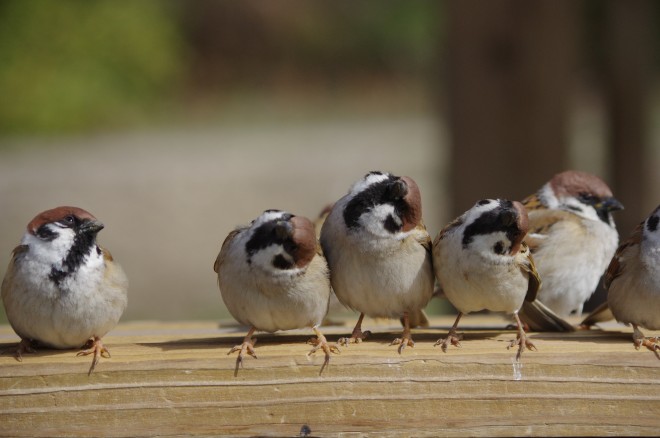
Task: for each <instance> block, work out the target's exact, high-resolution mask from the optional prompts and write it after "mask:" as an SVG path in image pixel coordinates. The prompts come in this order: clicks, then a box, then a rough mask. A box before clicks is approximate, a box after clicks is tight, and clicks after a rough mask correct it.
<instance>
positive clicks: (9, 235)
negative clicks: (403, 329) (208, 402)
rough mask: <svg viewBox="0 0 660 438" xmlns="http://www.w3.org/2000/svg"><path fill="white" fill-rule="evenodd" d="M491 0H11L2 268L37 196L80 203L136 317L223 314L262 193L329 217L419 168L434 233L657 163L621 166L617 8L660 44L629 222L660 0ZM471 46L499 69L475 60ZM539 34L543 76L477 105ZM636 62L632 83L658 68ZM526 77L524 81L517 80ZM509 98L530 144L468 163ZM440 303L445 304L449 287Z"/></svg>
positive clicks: (1, 61)
mask: <svg viewBox="0 0 660 438" xmlns="http://www.w3.org/2000/svg"><path fill="white" fill-rule="evenodd" d="M487 3H488V6H486V5H485V4H484V3H481V2H478V1H476V2H475V1H468V2H463V3H458V2H452V1H442V2H438V1H413V2H411V1H404V0H393V1H389V2H387V3H383V2H381V1H375V0H360V1H348V0H339V1H333V2H321V1H302V0H285V1H281V2H259V1H254V0H249V1H240V2H239V1H236V2H231V1H210V0H200V1H193V2H186V1H183V0H177V1H174V0H168V1H153V0H145V1H141V2H121V3H117V2H112V1H109V0H86V1H83V0H62V1H58V2H49V1H45V0H3V1H2V2H0V212H2V215H0V275H4V270H5V267H6V265H7V262H8V260H9V254H10V251H11V249H12V248H13V247H14V246H15V245H16V244H17V243H18V242H19V241H20V238H21V235H22V233H23V232H24V227H25V224H27V222H28V221H29V220H30V219H31V218H32V217H33V216H34V215H36V214H37V213H38V212H40V211H42V210H45V209H47V208H52V207H54V206H57V205H64V204H74V205H78V206H80V207H83V208H85V209H87V210H89V211H90V212H92V213H93V214H95V215H96V216H97V217H98V218H99V219H100V220H102V221H103V222H104V223H105V224H106V229H105V230H104V231H103V232H102V233H101V235H100V239H101V242H102V244H104V245H105V246H107V247H108V248H110V249H111V250H112V252H113V254H114V255H115V258H116V259H117V260H119V262H120V263H121V264H122V265H123V266H124V268H125V270H126V271H127V273H128V275H129V278H130V281H131V289H130V304H129V309H128V310H127V312H126V315H125V319H191V318H219V317H227V316H228V315H227V313H226V310H225V309H224V307H223V305H222V303H221V300H220V297H219V293H218V291H217V286H216V284H215V281H216V280H215V275H214V273H213V271H212V269H211V267H212V265H213V260H214V258H215V256H216V254H217V251H218V250H219V247H220V243H221V242H222V240H223V239H224V237H225V235H226V234H227V233H228V232H229V231H230V230H231V229H232V228H233V227H234V226H236V225H239V224H244V223H248V222H249V221H250V220H252V219H253V218H254V217H255V216H256V215H258V214H259V213H260V212H261V211H263V210H264V209H267V208H283V209H288V210H290V211H292V212H294V213H297V214H303V215H306V216H310V217H314V216H315V215H316V214H317V213H318V212H319V211H320V210H321V208H322V207H323V206H324V205H326V204H327V203H329V202H332V201H334V200H336V199H338V198H339V197H340V196H342V195H343V194H344V193H345V192H346V191H347V190H348V188H349V186H350V185H351V183H352V182H353V181H355V180H357V179H359V178H360V177H361V176H362V175H363V174H364V173H366V172H368V171H370V170H375V169H381V170H389V171H392V172H394V173H396V174H403V175H409V176H412V177H413V178H415V179H416V180H417V182H418V184H419V185H420V188H421V190H422V195H423V201H424V208H425V210H424V216H425V222H426V224H427V226H428V227H429V231H430V232H431V234H432V235H435V234H436V233H437V232H438V231H439V230H440V229H441V228H442V226H443V225H444V224H445V223H447V222H448V221H449V220H451V219H452V218H453V217H454V216H455V215H456V214H458V213H460V212H461V211H462V210H463V209H464V208H465V207H464V206H467V205H470V204H472V203H473V202H474V200H475V197H477V196H478V197H479V198H481V197H486V196H507V197H512V198H516V199H520V198H522V197H523V196H525V195H526V194H529V193H532V192H533V191H535V190H536V189H538V188H539V187H540V185H541V184H542V183H543V182H544V181H545V180H547V179H548V178H549V177H550V176H551V175H552V174H554V173H555V172H558V171H561V170H563V169H564V168H566V167H574V168H580V169H582V170H587V171H591V172H594V173H597V174H599V175H601V176H603V177H604V178H605V179H606V180H607V181H608V182H610V184H612V185H613V186H614V188H615V194H616V193H617V190H616V189H617V187H619V188H621V187H623V186H624V185H625V184H624V183H625V182H626V181H628V179H627V177H626V176H625V175H630V176H632V175H637V174H641V173H639V172H636V171H635V169H634V167H633V170H630V169H628V170H626V172H627V173H625V174H624V178H623V183H621V180H619V179H617V178H618V177H617V175H618V174H617V173H616V172H617V167H616V163H619V162H620V160H618V159H617V156H616V154H615V153H613V152H612V151H613V150H618V149H612V146H611V142H610V138H611V134H610V125H611V119H610V118H609V116H608V114H609V113H608V111H610V110H609V109H608V108H611V104H610V103H609V100H608V98H607V97H606V96H607V91H604V90H611V89H613V88H615V87H614V85H612V84H610V83H609V76H608V74H607V72H608V71H609V70H611V68H610V67H608V66H609V65H610V61H609V54H610V52H612V46H611V44H610V43H609V42H608V41H609V38H610V37H609V35H611V34H612V32H611V30H612V29H615V30H616V29H618V28H619V27H617V26H620V27H621V28H622V29H624V30H625V29H631V28H632V29H642V30H646V31H647V34H645V35H644V36H643V37H644V38H645V39H644V41H645V45H644V48H645V50H646V52H644V54H642V55H640V56H638V57H637V58H634V59H639V58H643V59H646V60H647V61H648V63H647V64H645V65H644V66H643V68H642V72H643V76H644V77H645V78H646V80H645V81H644V82H643V85H644V86H645V87H646V88H645V89H644V90H645V93H644V98H645V99H646V100H645V101H644V102H643V103H642V107H643V109H644V112H643V116H644V120H645V123H646V124H644V125H643V126H642V127H641V128H634V129H636V130H637V131H639V132H640V133H641V134H640V135H641V138H643V139H644V141H645V142H644V144H643V148H642V149H643V157H642V158H640V157H637V158H635V159H634V161H633V164H635V163H637V164H638V165H639V166H646V167H644V168H645V169H646V171H645V172H643V174H644V175H646V179H645V180H644V181H645V186H644V187H645V189H644V190H643V191H640V190H637V191H638V192H640V193H638V194H635V195H631V196H630V197H629V198H628V199H630V198H633V197H635V199H637V198H639V202H638V204H635V205H636V207H634V208H632V209H629V210H627V211H626V213H625V214H627V215H629V216H622V221H623V222H622V224H623V225H622V226H621V227H620V229H621V231H622V234H624V233H627V232H628V224H629V223H630V224H632V223H636V222H638V221H639V220H641V217H642V213H641V212H642V211H644V212H647V211H648V210H650V208H651V207H652V206H655V205H657V202H658V201H657V200H658V199H659V198H660V192H659V190H658V187H660V176H658V174H660V173H659V172H657V170H655V169H657V164H658V163H659V162H660V158H659V157H660V152H658V148H657V147H656V146H655V145H657V144H658V139H660V132H657V131H658V129H657V126H659V124H658V123H657V121H658V120H659V119H660V112H659V111H658V99H657V96H658V92H657V90H658V88H657V71H658V69H657V67H658V63H659V61H660V58H659V57H658V50H657V48H658V44H660V30H659V29H660V27H658V26H656V25H655V23H657V18H658V17H660V3H657V2H652V1H637V0H632V2H623V1H621V3H626V4H628V5H633V6H634V8H637V9H640V10H642V11H644V14H643V16H644V19H645V20H646V21H644V23H641V22H639V19H638V18H632V19H630V20H628V21H626V22H625V23H623V25H619V24H616V20H613V19H612V16H618V15H617V14H619V12H616V11H615V12H612V10H613V8H614V7H617V6H613V5H616V4H617V3H616V0H612V1H602V2H601V1H595V0H583V1H574V2H568V1H561V0H560V1H559V2H552V1H540V2H538V3H534V2H532V3H534V4H533V5H530V4H529V3H527V2H524V1H518V0H507V1H499V2H498V1H495V2H487ZM618 4H620V3H618ZM465 5H467V6H465ZM558 5H561V6H560V7H559V6H558ZM489 8H490V9H489ZM493 8H494V9H493ZM498 8H499V9H498ZM542 8H546V9H542ZM561 8H563V9H561ZM491 9H492V10H493V11H494V12H493V11H491ZM560 9H561V11H563V12H562V13H563V14H565V15H563V16H558V15H557V14H556V13H555V11H556V10H557V11H558V10H560ZM637 9H635V10H637ZM624 12H625V11H624ZM498 14H503V15H501V16H500V15H498ZM502 17H504V18H506V20H503V19H502ZM546 17H547V18H546ZM567 17H568V18H567ZM636 20H637V21H636ZM642 21H643V20H642ZM484 23H485V24H484ZM545 24H547V26H545V27H544V25H545ZM525 26H527V27H525ZM484 28H487V29H491V28H492V29H493V30H492V36H490V35H486V36H485V37H484V36H481V37H480V38H481V40H479V41H480V42H479V44H482V46H479V45H478V44H477V45H475V47H477V48H478V50H475V51H470V49H469V47H471V46H469V44H468V45H467V46H466V45H465V42H466V41H467V42H469V41H470V38H477V37H478V36H479V35H480V32H481V33H482V34H483V29H484ZM537 28H538V29H541V30H538V31H537ZM545 28H547V33H546V34H540V33H537V32H541V31H542V30H543V29H545ZM567 35H568V36H570V39H569V40H566V38H567ZM567 41H568V42H567ZM536 43H538V44H542V43H543V44H546V45H545V46H543V47H544V48H543V49H542V50H541V49H536V48H535V47H536V46H534V44H536ZM553 43H555V46H553ZM525 44H527V46H526V45H525ZM557 44H558V45H559V46H557ZM628 44H629V43H628ZM468 46H469V47H468ZM528 46H529V47H528ZM633 46H634V47H633ZM637 46H638V45H637V44H635V45H630V46H629V48H630V50H625V47H624V50H623V52H624V53H625V52H630V53H633V54H634V53H635V50H636V49H637V48H639V47H637ZM567 47H568V48H569V49H570V56H568V55H567V56H566V57H564V58H566V59H568V58H569V57H570V63H569V64H567V67H566V69H565V72H566V74H565V75H564V76H562V80H563V82H562V83H558V84H556V85H553V87H555V88H549V87H550V86H549V85H548V88H547V89H548V90H550V91H549V93H548V94H550V95H555V96H557V95H561V97H562V99H563V100H562V105H563V106H561V107H559V108H558V109H556V110H555V113H557V114H560V115H561V117H562V118H563V119H565V123H564V124H562V125H560V129H555V128H552V129H550V128H545V127H543V126H542V123H534V121H535V120H537V121H541V120H545V119H546V118H547V117H546V116H544V115H536V113H535V112H534V111H535V110H536V109H538V108H544V106H543V102H540V103H539V101H535V100H533V99H534V97H533V96H535V90H537V89H542V88H543V87H545V85H544V84H545V83H546V82H544V81H546V80H551V79H553V78H556V77H557V76H558V75H556V74H555V73H554V72H553V65H554V64H555V61H554V58H552V56H551V54H552V53H554V52H557V53H562V54H563V53H564V51H565V50H566V48H567ZM633 49H635V50H633ZM465 53H467V54H468V55H467V56H468V58H469V59H468V60H470V59H475V60H480V59H484V60H485V61H484V63H485V64H484V65H486V66H489V68H492V71H491V70H485V69H482V68H478V67H475V66H470V65H467V67H463V65H464V63H462V61H461V59H465V58H461V56H462V54H465ZM529 53H541V54H542V55H543V56H545V55H546V54H547V56H548V60H546V61H545V62H546V65H544V64H543V62H544V60H543V59H540V61H539V62H540V64H539V65H538V66H537V67H536V68H534V69H531V68H530V69H528V70H529V75H530V76H533V77H536V78H537V79H538V80H537V81H536V82H529V83H528V82H526V80H525V78H526V76H522V79H521V80H519V79H515V80H514V81H513V83H500V84H499V85H497V86H498V87H502V88H503V90H504V91H503V92H502V93H503V94H502V95H503V96H505V98H503V99H502V100H501V101H496V100H493V99H491V98H492V96H491V95H489V94H488V93H483V95H479V96H477V102H478V104H470V105H471V107H472V108H475V107H482V108H483V109H487V111H485V115H479V116H478V115H476V114H475V115H473V116H471V115H469V114H468V115H467V116H465V114H463V112H461V111H462V110H460V103H461V102H468V101H469V99H467V98H464V96H465V94H462V93H465V91H461V90H466V89H467V90H481V88H479V86H475V84H477V85H479V84H478V82H479V81H481V83H483V82H487V81H490V80H493V79H495V80H500V79H497V78H500V77H502V78H506V77H515V76H513V75H509V74H508V73H507V71H508V70H507V69H514V70H515V69H516V68H517V67H516V65H518V64H521V63H522V64H523V65H526V64H525V63H524V60H525V59H526V57H527V56H528V54H529ZM562 56H563V55H562ZM564 58H562V59H564ZM520 59H522V60H523V61H519V60H520ZM622 62H623V61H622ZM619 64H621V62H620V63H619ZM476 65H478V64H476ZM617 65H618V64H617ZM628 65H631V64H628ZM633 67H634V66H633ZM633 67H631V68H630V69H629V70H630V72H631V73H634V71H636V70H634V68H633ZM461 69H464V70H461ZM608 69H609V70H608ZM503 72H504V73H503ZM474 73H482V74H483V75H484V77H483V78H482V79H473V78H472V77H473V74H474ZM534 75H535V76H534ZM638 77H639V76H633V77H631V79H628V80H627V82H628V83H640V84H641V83H642V82H640V81H638V80H637V79H635V78H638ZM470 81H474V82H470ZM519 85H524V86H527V87H528V88H526V89H523V91H522V92H521V91H518V93H520V94H519V95H516V91H515V90H514V88H516V87H517V86H519ZM557 87H558V88H557ZM557 90H561V91H560V92H557ZM631 93H632V92H630V93H628V94H631ZM633 94H634V93H633ZM638 94H639V93H638ZM508 96H514V97H515V96H518V97H517V99H518V100H516V99H514V98H508ZM520 96H522V97H520ZM527 97H529V101H527V100H526V98H527ZM491 101H492V102H495V103H491V104H490V105H491V106H489V102H491ZM633 101H634V102H633V103H636V102H638V101H639V99H637V100H635V99H633ZM498 102H499V103H498ZM482 104H483V105H482ZM505 105H510V106H512V107H513V108H514V109H518V110H519V111H522V112H523V113H529V114H532V119H531V121H529V120H526V121H524V122H521V121H517V119H516V118H515V117H513V116H512V117H508V119H507V120H508V122H507V123H510V124H511V126H513V127H514V128H513V129H514V130H519V131H520V133H521V135H520V136H519V137H521V138H522V143H521V145H517V144H516V145H514V146H513V147H514V148H515V149H514V150H513V151H514V153H515V155H516V156H520V157H529V160H528V161H527V163H526V164H525V163H523V164H522V165H521V164H520V160H519V161H518V162H515V163H514V162H513V161H511V160H508V161H511V166H514V165H515V166H517V167H516V168H513V169H505V168H496V169H493V172H492V174H489V173H488V172H485V171H484V170H483V169H477V168H476V167H474V166H476V164H475V163H474V160H472V163H468V166H473V167H467V168H466V167H461V166H465V161H462V159H461V151H467V150H468V147H471V146H470V145H469V144H467V145H466V144H464V142H463V140H461V139H462V138H464V137H461V136H460V135H457V134H456V133H459V134H460V132H462V130H463V131H465V130H468V131H473V132H474V133H477V134H478V133H481V134H483V136H484V138H485V139H486V141H483V143H482V144H480V145H479V147H481V148H483V151H487V150H498V149H497V148H498V147H499V146H498V141H500V140H501V141H502V142H503V143H507V142H508V143H511V142H510V141H509V140H508V139H507V137H504V139H497V138H495V137H496V136H493V135H491V134H490V133H489V131H488V130H487V129H486V127H485V126H486V125H485V124H484V123H483V120H484V117H485V118H486V119H487V118H489V114H488V111H490V114H492V115H493V116H494V117H495V116H497V115H498V114H500V113H504V110H505V108H504V106H505ZM537 107H538V108H537ZM621 107H622V108H627V107H625V106H621ZM457 108H458V109H457ZM516 123H517V125H516ZM537 125H538V127H540V128H539V129H541V128H543V129H549V131H550V132H553V131H558V130H559V131H561V132H562V135H564V137H562V139H564V138H565V141H564V140H561V141H559V142H558V143H556V144H555V143H553V144H554V146H552V147H553V148H556V151H555V152H553V154H556V155H557V156H560V157H561V160H558V161H555V162H550V161H548V160H546V159H543V158H537V159H535V158H534V156H535V155H534V154H535V153H536V152H534V147H535V146H534V145H535V141H534V138H535V137H533V136H527V134H526V131H524V129H523V128H525V127H529V129H535V127H537ZM482 131H483V132H482ZM642 131H643V132H642ZM539 132H541V131H539ZM514 137H515V136H514ZM514 137H512V138H514ZM550 137H551V135H546V134H545V133H543V132H541V133H540V134H539V137H538V138H550ZM543 147H545V148H546V149H548V147H547V146H543ZM630 147H632V146H630ZM638 149H639V148H638ZM469 150H470V151H471V152H470V154H471V155H472V156H474V152H473V151H474V149H469ZM553 150H554V149H553ZM508 154H511V151H509V152H508ZM500 155H505V154H504V153H502V154H500ZM484 161H488V160H484ZM462 163H463V164H462ZM486 164H488V163H485V164H484V165H486ZM534 165H536V167H534ZM493 166H496V164H493ZM457 169H458V170H457ZM526 169H527V170H526ZM457 175H458V176H457ZM480 175H481V177H480ZM491 175H500V177H501V178H500V177H493V176H491ZM506 175H519V179H518V180H517V182H516V184H517V185H516V186H515V189H511V187H510V186H506V185H504V186H498V183H499V182H500V179H502V181H503V182H505V181H504V180H505V179H506V178H505V177H506ZM459 176H463V177H465V178H471V180H470V181H468V182H465V181H463V180H460V179H457V178H458V177H459ZM488 178H490V180H488ZM484 181H485V182H484ZM617 184H618V185H617ZM461 188H468V189H472V190H473V192H472V193H468V194H466V193H464V192H461V191H460V189H461ZM621 190H623V188H621ZM622 201H623V202H624V204H627V199H622ZM628 202H633V203H634V202H637V201H628ZM626 221H627V222H626ZM432 306H433V309H432V311H434V312H435V311H443V309H445V308H446V307H445V304H444V303H442V302H440V301H439V300H434V302H433V304H432ZM3 318H4V315H0V321H4V319H3Z"/></svg>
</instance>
